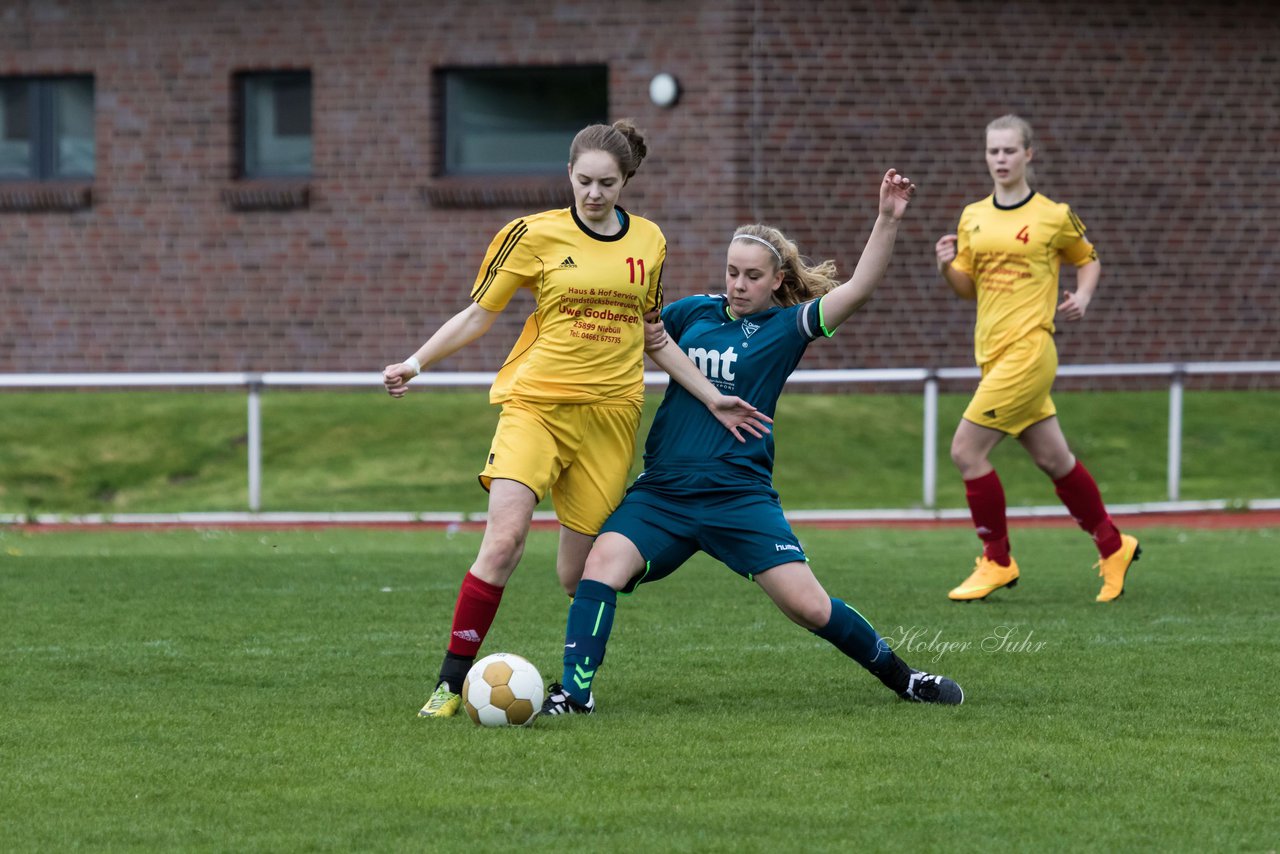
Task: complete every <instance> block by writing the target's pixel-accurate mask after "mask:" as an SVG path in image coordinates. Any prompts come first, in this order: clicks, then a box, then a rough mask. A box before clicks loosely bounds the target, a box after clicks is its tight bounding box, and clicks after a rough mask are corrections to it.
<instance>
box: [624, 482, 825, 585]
mask: <svg viewBox="0 0 1280 854" xmlns="http://www.w3.org/2000/svg"><path fill="white" fill-rule="evenodd" d="M606 531H612V532H614V533H616V534H621V535H622V536H624V537H626V538H627V539H628V540H630V541H631V542H632V543H633V544H634V545H635V547H636V549H637V550H639V552H640V556H641V557H643V558H644V560H645V571H644V574H643V575H641V576H640V577H639V578H636V579H635V580H633V581H632V582H631V583H630V584H628V585H627V587H626V591H627V592H629V591H631V590H634V589H635V587H636V585H638V584H642V583H647V582H650V581H657V580H658V579H660V578H666V577H667V576H668V575H670V574H671V573H673V572H675V571H676V570H677V569H679V568H680V566H681V565H682V564H683V563H684V562H685V561H687V560H688V559H689V558H690V557H692V556H693V555H694V554H695V553H696V552H698V551H704V552H706V553H707V554H709V555H711V556H712V557H713V558H715V559H716V560H718V561H720V562H721V563H723V564H725V565H726V566H728V567H729V568H730V569H732V570H733V571H734V572H736V573H738V574H739V575H741V576H742V577H743V578H746V579H748V580H750V579H751V578H752V577H753V576H755V575H756V574H758V573H761V572H764V571H765V570H767V569H772V568H773V567H775V566H780V565H781V564H784V563H792V562H794V561H805V562H807V561H808V558H807V557H805V554H804V549H803V548H802V547H801V545H800V541H799V540H798V539H796V535H795V533H794V532H792V530H791V525H790V524H789V523H788V522H787V519H786V517H785V516H784V515H783V513H782V504H781V503H780V502H779V501H778V494H777V493H776V492H774V491H773V490H772V489H759V488H758V489H753V490H751V491H743V490H741V489H726V490H721V491H706V490H703V491H699V492H696V493H690V494H688V495H675V494H671V493H669V492H665V491H659V490H653V489H647V488H644V486H642V482H640V481H638V482H637V483H636V485H634V486H632V488H631V489H630V490H629V491H628V492H627V495H626V497H625V498H624V499H623V500H622V504H620V505H619V506H618V508H617V509H616V510H614V511H613V514H612V515H611V516H610V517H609V518H608V520H607V521H606V522H605V523H604V526H603V527H602V528H601V529H600V533H602V534H603V533H605V532H606Z"/></svg>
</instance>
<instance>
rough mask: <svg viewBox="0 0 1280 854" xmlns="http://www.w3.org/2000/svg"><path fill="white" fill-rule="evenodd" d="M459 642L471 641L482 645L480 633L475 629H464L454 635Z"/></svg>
mask: <svg viewBox="0 0 1280 854" xmlns="http://www.w3.org/2000/svg"><path fill="white" fill-rule="evenodd" d="M453 636H454V637H455V638H457V639H458V640H464V641H471V642H472V643H480V633H479V632H477V631H476V630H475V629H462V630H461V631H457V632H454V633H453Z"/></svg>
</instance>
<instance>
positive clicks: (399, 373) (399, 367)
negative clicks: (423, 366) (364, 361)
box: [382, 362, 418, 397]
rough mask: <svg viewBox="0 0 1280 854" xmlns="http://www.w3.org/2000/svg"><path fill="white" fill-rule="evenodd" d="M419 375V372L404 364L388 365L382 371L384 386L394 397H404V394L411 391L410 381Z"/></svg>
mask: <svg viewBox="0 0 1280 854" xmlns="http://www.w3.org/2000/svg"><path fill="white" fill-rule="evenodd" d="M417 375H418V372H417V371H415V370H414V369H413V368H412V367H410V366H409V365H406V364H405V363H404V362H399V363H397V364H395V365H387V366H386V367H385V368H383V369H382V384H383V385H384V386H386V387H387V394H389V395H391V396H392V397H404V393H405V392H406V391H408V390H409V380H411V379H413V378H414V377H416V376H417Z"/></svg>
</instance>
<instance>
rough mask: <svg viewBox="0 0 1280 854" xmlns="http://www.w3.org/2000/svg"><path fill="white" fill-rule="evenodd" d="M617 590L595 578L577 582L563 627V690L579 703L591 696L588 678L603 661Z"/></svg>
mask: <svg viewBox="0 0 1280 854" xmlns="http://www.w3.org/2000/svg"><path fill="white" fill-rule="evenodd" d="M617 605H618V591H616V590H614V589H613V588H612V587H610V586H609V585H607V584H601V583H600V582H599V581H580V582H578V590H577V592H575V593H574V594H573V604H572V605H570V606H569V622H568V625H566V626H565V630H564V679H563V682H564V689H565V690H566V691H568V692H569V695H570V696H571V697H573V699H575V700H577V701H578V702H579V703H582V704H584V705H585V704H586V702H587V700H589V699H590V698H591V680H592V679H594V678H595V675H596V671H597V670H599V669H600V665H601V664H603V663H604V651H605V646H607V645H608V643H609V632H611V631H613V612H614V609H615V608H616V607H617Z"/></svg>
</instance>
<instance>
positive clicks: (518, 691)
mask: <svg viewBox="0 0 1280 854" xmlns="http://www.w3.org/2000/svg"><path fill="white" fill-rule="evenodd" d="M543 696H544V694H543V689H542V676H541V674H539V673H538V668H536V667H534V666H533V665H532V664H530V663H529V661H528V660H527V659H524V658H521V657H520V656H518V655H515V654H513V653H510V652H495V653H494V654H493V655H486V656H485V657H484V658H482V659H480V660H479V661H477V662H476V663H475V664H473V665H472V666H471V671H470V672H469V673H467V678H466V681H464V682H463V683H462V698H463V700H464V701H465V703H466V707H467V714H468V715H471V720H473V721H475V722H476V723H477V724H479V725H480V726H525V725H526V724H528V723H529V722H530V721H532V720H533V716H534V715H536V714H537V713H538V710H539V709H541V708H542V699H543Z"/></svg>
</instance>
